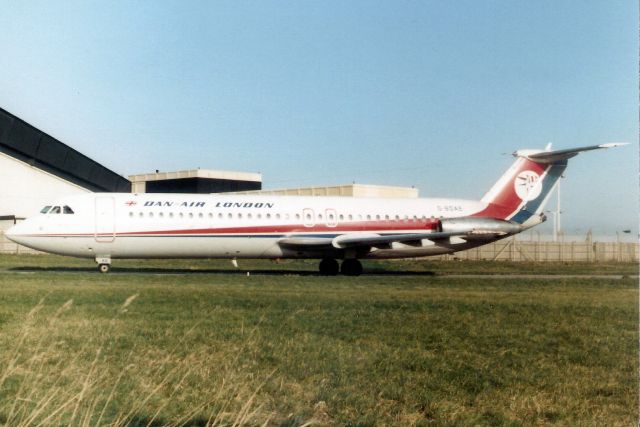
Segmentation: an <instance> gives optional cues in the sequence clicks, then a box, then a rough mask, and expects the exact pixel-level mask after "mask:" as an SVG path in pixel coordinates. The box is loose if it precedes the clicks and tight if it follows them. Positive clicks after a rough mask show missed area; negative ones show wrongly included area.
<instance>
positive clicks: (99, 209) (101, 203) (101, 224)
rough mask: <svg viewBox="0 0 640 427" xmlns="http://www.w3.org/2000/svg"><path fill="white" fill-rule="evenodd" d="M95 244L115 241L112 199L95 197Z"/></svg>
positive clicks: (113, 203) (114, 213)
mask: <svg viewBox="0 0 640 427" xmlns="http://www.w3.org/2000/svg"><path fill="white" fill-rule="evenodd" d="M95 200H96V206H95V207H96V211H95V212H96V232H95V239H96V242H103V243H109V242H113V241H114V240H115V239H116V202H115V199H114V198H113V197H109V196H99V197H96V199H95Z"/></svg>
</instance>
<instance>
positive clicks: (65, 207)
mask: <svg viewBox="0 0 640 427" xmlns="http://www.w3.org/2000/svg"><path fill="white" fill-rule="evenodd" d="M62 213H64V214H70V215H73V209H71V208H70V207H69V206H64V207H63V208H62Z"/></svg>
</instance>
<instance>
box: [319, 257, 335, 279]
mask: <svg viewBox="0 0 640 427" xmlns="http://www.w3.org/2000/svg"><path fill="white" fill-rule="evenodd" d="M319 270H320V274H321V275H323V276H335V275H336V274H338V271H339V270H340V267H339V266H338V261H336V260H335V259H333V258H325V259H323V260H322V261H320V266H319Z"/></svg>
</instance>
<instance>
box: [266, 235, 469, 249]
mask: <svg viewBox="0 0 640 427" xmlns="http://www.w3.org/2000/svg"><path fill="white" fill-rule="evenodd" d="M471 234H473V232H471V231H457V232H444V233H443V232H439V233H438V232H433V233H399V234H385V235H380V234H369V233H349V234H342V235H340V236H337V237H333V238H331V237H304V238H303V237H288V238H284V239H282V240H280V241H279V242H278V244H279V245H280V246H283V247H289V248H296V249H347V248H358V247H380V246H388V245H390V244H391V243H409V242H419V241H420V240H423V239H428V240H432V241H439V240H443V239H448V238H449V237H454V236H461V237H464V236H469V235H471Z"/></svg>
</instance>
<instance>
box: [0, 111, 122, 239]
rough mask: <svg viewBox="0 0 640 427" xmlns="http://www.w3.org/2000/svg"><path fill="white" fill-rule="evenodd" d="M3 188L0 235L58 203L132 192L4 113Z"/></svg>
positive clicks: (0, 142)
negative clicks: (88, 195) (98, 194)
mask: <svg viewBox="0 0 640 427" xmlns="http://www.w3.org/2000/svg"><path fill="white" fill-rule="evenodd" d="M0 182H1V183H2V184H1V185H0V231H4V230H6V229H8V228H9V227H11V226H12V225H13V224H15V222H16V221H18V220H20V219H23V218H26V217H28V216H31V215H34V214H36V213H37V212H38V211H39V210H40V209H42V206H44V205H45V204H46V203H47V202H49V201H53V200H56V199H58V198H60V197H65V196H70V195H73V194H81V193H87V192H91V191H101V192H116V191H118V192H128V191H131V183H130V182H129V181H128V180H127V179H126V178H124V177H122V176H120V175H118V174H116V173H115V172H113V171H111V170H109V169H107V168H105V167H104V166H102V165H100V164H99V163H97V162H95V161H93V160H91V159H90V158H88V157H87V156H85V155H83V154H82V153H79V152H78V151H76V150H74V149H73V148H71V147H69V146H68V145H66V144H63V143H62V142H60V141H58V140H57V139H55V138H53V137H52V136H50V135H47V134H46V133H44V132H42V131H40V130H38V129H36V128H35V127H33V126H31V125H30V124H29V123H27V122H25V121H24V120H21V119H20V118H18V117H16V116H14V115H13V114H11V113H9V112H8V111H6V110H3V109H1V108H0ZM3 239H4V237H3ZM3 243H4V244H6V241H0V246H2V244H3ZM13 246H15V245H13ZM0 249H2V248H0Z"/></svg>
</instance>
